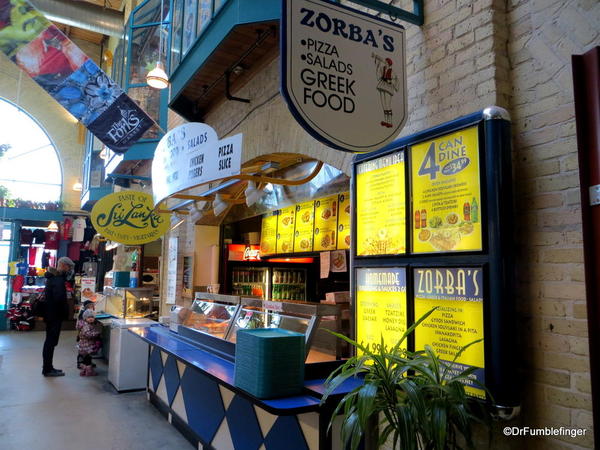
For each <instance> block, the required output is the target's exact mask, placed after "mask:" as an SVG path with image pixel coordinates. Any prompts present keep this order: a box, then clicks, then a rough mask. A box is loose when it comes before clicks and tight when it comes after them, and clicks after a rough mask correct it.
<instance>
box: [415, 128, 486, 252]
mask: <svg viewBox="0 0 600 450" xmlns="http://www.w3.org/2000/svg"><path fill="white" fill-rule="evenodd" d="M411 155H412V160H411V167H412V196H413V214H412V221H411V223H412V226H411V229H412V241H413V249H414V253H444V252H455V251H477V250H481V249H482V233H481V214H480V210H481V194H480V173H479V139H478V130H477V127H476V126H474V127H471V128H466V129H464V130H461V131H457V132H456V133H452V134H447V135H445V136H442V137H440V138H437V139H434V140H431V141H425V142H422V143H420V144H418V145H415V146H414V147H412V149H411Z"/></svg>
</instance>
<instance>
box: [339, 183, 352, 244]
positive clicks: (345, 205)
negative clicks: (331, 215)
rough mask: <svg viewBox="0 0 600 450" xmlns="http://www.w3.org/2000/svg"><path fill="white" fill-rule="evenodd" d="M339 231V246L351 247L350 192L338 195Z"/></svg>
mask: <svg viewBox="0 0 600 450" xmlns="http://www.w3.org/2000/svg"><path fill="white" fill-rule="evenodd" d="M338 211H339V212H338V232H337V248H338V249H339V250H347V249H349V248H350V231H351V230H350V193H349V192H344V193H343V194H340V195H339V196H338Z"/></svg>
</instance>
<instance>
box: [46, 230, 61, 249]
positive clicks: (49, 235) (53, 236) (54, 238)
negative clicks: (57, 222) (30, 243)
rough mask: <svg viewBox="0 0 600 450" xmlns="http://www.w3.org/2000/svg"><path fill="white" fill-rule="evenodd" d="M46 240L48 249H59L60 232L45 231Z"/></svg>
mask: <svg viewBox="0 0 600 450" xmlns="http://www.w3.org/2000/svg"><path fill="white" fill-rule="evenodd" d="M45 238H46V242H45V243H44V248H45V249H46V250H58V232H57V231H46V233H45Z"/></svg>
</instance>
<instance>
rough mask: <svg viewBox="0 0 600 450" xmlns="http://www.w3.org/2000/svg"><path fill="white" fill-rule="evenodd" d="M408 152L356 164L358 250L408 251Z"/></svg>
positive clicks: (362, 252)
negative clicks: (406, 191) (406, 190)
mask: <svg viewBox="0 0 600 450" xmlns="http://www.w3.org/2000/svg"><path fill="white" fill-rule="evenodd" d="M404 170H405V169H404V152H397V153H392V154H390V155H386V156H382V157H380V158H377V159H373V160H369V161H365V162H363V163H361V164H359V165H357V167H356V254H357V255H358V256H368V255H396V254H401V253H405V252H406V197H405V189H406V185H405V172H404Z"/></svg>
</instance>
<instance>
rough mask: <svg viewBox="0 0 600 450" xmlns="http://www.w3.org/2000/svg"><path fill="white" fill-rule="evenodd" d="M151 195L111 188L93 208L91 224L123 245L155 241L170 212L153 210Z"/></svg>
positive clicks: (107, 236) (168, 221)
mask: <svg viewBox="0 0 600 450" xmlns="http://www.w3.org/2000/svg"><path fill="white" fill-rule="evenodd" d="M153 209H154V203H153V200H152V195H150V194H147V193H145V192H140V191H121V192H114V193H112V194H108V195H106V196H104V197H102V198H101V199H100V200H98V202H96V204H95V205H94V208H93V209H92V213H91V219H92V225H93V226H94V228H95V229H96V231H98V233H100V234H101V235H102V236H104V237H105V238H106V239H110V240H111V241H114V242H118V243H120V244H125V245H141V244H146V243H148V242H152V241H155V240H156V239H158V238H159V237H161V236H162V235H163V234H165V233H166V232H167V231H169V227H170V225H171V223H170V217H169V214H159V213H155V212H152V210H153Z"/></svg>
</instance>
